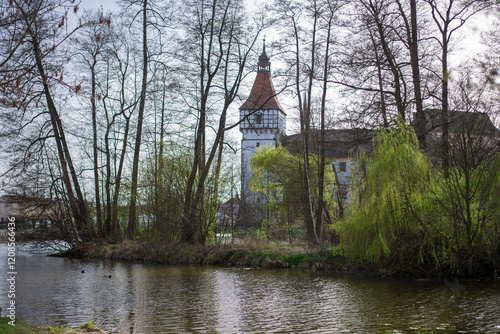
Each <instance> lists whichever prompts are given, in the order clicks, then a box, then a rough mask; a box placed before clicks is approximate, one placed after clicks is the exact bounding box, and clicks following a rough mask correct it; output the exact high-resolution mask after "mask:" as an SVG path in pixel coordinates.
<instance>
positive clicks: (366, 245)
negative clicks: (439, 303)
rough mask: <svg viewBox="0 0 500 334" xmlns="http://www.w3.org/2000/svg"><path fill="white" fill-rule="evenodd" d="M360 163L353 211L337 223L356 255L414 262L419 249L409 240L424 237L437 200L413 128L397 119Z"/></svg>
mask: <svg viewBox="0 0 500 334" xmlns="http://www.w3.org/2000/svg"><path fill="white" fill-rule="evenodd" d="M357 165H358V171H357V173H354V174H353V180H352V183H353V186H351V189H353V190H352V191H353V195H352V196H353V198H352V205H351V207H350V208H349V215H348V216H347V217H346V219H345V220H344V221H341V222H338V223H337V224H335V228H336V229H337V230H338V232H339V233H340V235H341V238H342V243H343V244H344V245H345V246H346V247H347V248H348V250H349V254H350V255H351V256H352V257H353V258H356V259H361V260H368V261H373V262H380V261H381V260H382V259H383V258H384V257H385V258H387V257H395V258H397V257H399V260H401V261H404V262H413V263H415V261H418V260H419V259H418V258H417V257H416V255H417V254H419V250H420V249H419V248H418V247H417V249H412V248H411V245H414V244H415V243H414V242H410V241H414V240H415V239H419V238H421V235H420V234H419V233H418V231H419V228H420V227H421V226H424V225H426V219H427V218H426V217H427V213H428V212H431V211H432V205H433V202H432V196H431V195H430V193H429V191H428V190H427V189H428V187H429V183H430V182H431V178H430V171H431V170H430V163H429V160H428V158H427V156H426V155H425V154H424V153H422V152H421V151H420V149H419V144H418V140H417V137H416V135H415V132H414V130H413V128H411V127H408V126H406V125H404V124H403V123H398V125H397V126H396V127H394V128H385V129H383V130H380V131H378V132H377V134H376V136H375V139H374V149H373V152H372V154H371V155H369V156H368V155H364V156H362V157H360V160H359V161H358V164H357ZM420 243H421V240H418V244H420ZM404 257H409V258H404Z"/></svg>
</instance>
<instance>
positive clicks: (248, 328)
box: [0, 244, 500, 333]
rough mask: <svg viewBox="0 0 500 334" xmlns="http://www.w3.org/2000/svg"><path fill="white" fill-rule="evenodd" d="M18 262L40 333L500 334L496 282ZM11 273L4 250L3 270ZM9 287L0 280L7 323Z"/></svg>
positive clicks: (22, 290) (22, 301) (29, 258)
mask: <svg viewBox="0 0 500 334" xmlns="http://www.w3.org/2000/svg"><path fill="white" fill-rule="evenodd" d="M16 261H17V263H16V267H17V268H16V269H17V272H18V274H17V281H16V290H17V291H16V299H15V300H16V305H17V309H16V316H17V317H18V318H20V319H22V320H23V321H25V322H28V323H32V324H37V325H43V326H48V325H50V326H56V325H60V326H69V327H77V326H79V325H81V324H84V323H86V322H87V321H89V320H92V321H94V322H95V323H96V324H98V325H99V326H101V327H102V328H104V329H106V330H110V329H114V330H115V331H117V330H120V331H121V332H123V333H183V332H184V333H252V332H256V333H306V332H307V333H337V332H343V333H378V332H385V333H387V332H413V331H414V330H416V329H421V330H425V329H430V330H434V331H435V332H443V333H444V332H449V333H456V332H462V333H477V332H488V333H496V332H500V286H499V285H496V284H494V283H482V282H477V281H458V280H452V279H449V280H443V279H441V280H440V279H433V280H412V279H397V280H381V279H354V278H346V277H339V276H335V275H332V274H328V273H316V272H309V271H300V270H283V269H280V270H258V269H249V268H234V267H198V266H162V265H150V264H138V263H130V262H122V261H106V260H85V259H83V260H80V259H66V258H54V257H47V256H45V254H44V253H38V254H33V253H30V252H26V251H21V250H18V253H17V256H16ZM7 271H8V270H7V249H6V246H5V244H1V245H0V272H2V273H6V272H7ZM82 271H84V273H82ZM109 275H111V278H109ZM106 276H108V277H106ZM5 277H6V274H5ZM7 288H8V286H7V281H6V279H2V280H1V281H0V291H1V298H0V306H1V307H3V309H4V312H3V314H4V315H5V310H6V308H7V306H8V304H7V303H8V298H7V292H6V291H7Z"/></svg>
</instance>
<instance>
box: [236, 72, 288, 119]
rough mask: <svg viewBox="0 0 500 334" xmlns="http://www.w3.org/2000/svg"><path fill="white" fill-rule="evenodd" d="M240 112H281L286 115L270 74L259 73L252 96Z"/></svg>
mask: <svg viewBox="0 0 500 334" xmlns="http://www.w3.org/2000/svg"><path fill="white" fill-rule="evenodd" d="M240 110H280V111H281V112H283V113H285V111H284V110H283V108H282V107H281V105H280V103H279V101H278V98H277V97H276V91H275V90H274V85H273V81H272V79H271V73H270V72H267V71H265V72H259V73H257V77H256V78H255V82H254V83H253V87H252V91H251V92H250V96H249V97H248V99H247V100H246V102H245V103H243V105H242V106H241V107H240Z"/></svg>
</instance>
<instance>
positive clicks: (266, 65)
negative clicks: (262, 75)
mask: <svg viewBox="0 0 500 334" xmlns="http://www.w3.org/2000/svg"><path fill="white" fill-rule="evenodd" d="M269 59H270V58H269V57H268V56H267V54H266V36H264V39H263V41H262V54H261V55H260V56H259V62H258V63H257V72H270V71H271V62H270V61H269Z"/></svg>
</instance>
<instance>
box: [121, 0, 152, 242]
mask: <svg viewBox="0 0 500 334" xmlns="http://www.w3.org/2000/svg"><path fill="white" fill-rule="evenodd" d="M142 4H143V8H142V20H143V21H142V60H143V65H142V88H141V96H140V101H139V113H138V118H137V134H136V138H135V150H134V162H133V165H132V184H131V191H130V206H129V217H128V226H127V231H126V236H127V237H128V238H129V239H133V238H134V236H135V233H136V228H137V207H136V204H137V183H138V177H139V157H140V154H141V139H142V123H143V120H144V108H145V104H146V86H147V82H148V81H147V80H148V44H147V37H148V36H147V6H148V1H147V0H143V3H142Z"/></svg>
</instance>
